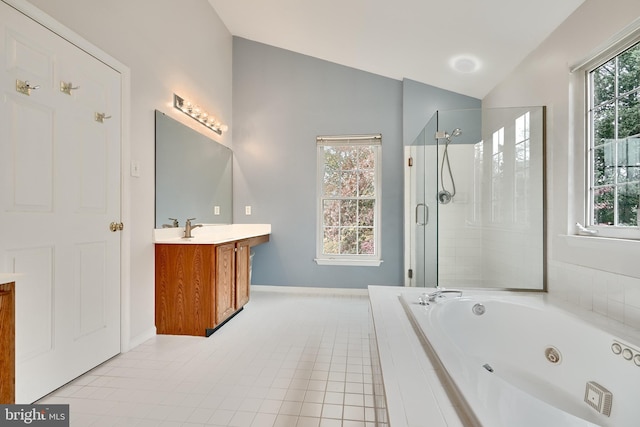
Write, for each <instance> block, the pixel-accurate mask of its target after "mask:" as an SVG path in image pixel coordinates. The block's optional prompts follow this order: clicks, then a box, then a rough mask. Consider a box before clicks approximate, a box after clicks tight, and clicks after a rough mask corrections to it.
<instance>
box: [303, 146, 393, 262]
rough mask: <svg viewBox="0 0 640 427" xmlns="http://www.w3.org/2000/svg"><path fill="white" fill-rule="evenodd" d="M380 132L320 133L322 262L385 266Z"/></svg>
mask: <svg viewBox="0 0 640 427" xmlns="http://www.w3.org/2000/svg"><path fill="white" fill-rule="evenodd" d="M381 144H382V137H381V135H364V136H340V137H318V138H317V145H318V178H317V181H318V237H317V240H318V244H317V254H316V262H317V263H318V264H341V265H379V264H380V262H381V261H380V241H379V236H380V151H381Z"/></svg>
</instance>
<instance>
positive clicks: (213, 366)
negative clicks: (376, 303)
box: [40, 292, 374, 427]
mask: <svg viewBox="0 0 640 427" xmlns="http://www.w3.org/2000/svg"><path fill="white" fill-rule="evenodd" d="M368 308H369V303H368V298H367V297H360V296H358V297H354V296H348V297H342V296H339V295H338V296H337V295H323V294H314V295H310V294H302V293H300V294H293V293H291V294H289V293H282V292H254V293H253V294H252V297H251V301H250V302H249V304H248V305H247V306H246V307H245V310H243V311H242V312H241V313H239V314H238V315H237V316H236V317H235V318H234V319H232V320H231V321H230V322H229V323H227V324H226V325H225V326H224V327H222V328H220V329H219V330H218V331H216V332H215V333H214V334H213V335H212V336H211V337H209V338H203V337H188V336H169V335H158V336H156V337H154V338H152V339H150V340H148V341H147V342H145V343H143V344H141V345H139V346H138V347H136V348H134V349H132V350H131V351H129V352H128V353H124V354H121V355H119V356H117V357H115V358H113V359H111V360H109V361H107V362H105V363H104V364H103V365H101V366H99V367H97V368H95V369H93V370H91V371H90V372H88V373H87V374H85V375H83V376H81V377H79V378H78V379H76V380H74V381H72V382H71V383H70V384H68V385H67V386H65V387H62V388H61V389H59V390H57V391H56V392H54V393H52V394H51V395H49V396H47V397H45V398H43V399H42V400H41V401H40V402H41V403H44V402H46V403H50V404H53V403H68V404H70V407H71V425H72V426H73V427H84V426H88V425H92V426H97V427H99V426H126V427H132V426H135V427H138V426H142V427H144V426H191V427H195V426H208V427H215V426H224V427H343V426H345V427H347V426H351V425H352V426H353V427H359V426H360V424H357V423H358V422H360V423H363V422H364V421H369V422H370V421H372V419H371V414H373V413H374V412H373V401H374V400H373V398H372V396H371V395H370V390H371V387H370V386H371V360H370V358H369V348H368V333H369V331H368V328H369V318H368ZM368 393H369V394H368ZM343 405H344V406H343ZM343 417H344V421H343ZM343 422H344V423H345V424H343ZM362 425H363V426H364V424H362Z"/></svg>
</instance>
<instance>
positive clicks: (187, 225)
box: [183, 218, 202, 239]
mask: <svg viewBox="0 0 640 427" xmlns="http://www.w3.org/2000/svg"><path fill="white" fill-rule="evenodd" d="M194 219H195V218H188V219H187V222H186V223H185V224H184V237H183V238H184V239H190V238H192V237H193V236H192V235H191V230H193V229H194V228H198V227H202V224H196V225H191V221H193V220H194Z"/></svg>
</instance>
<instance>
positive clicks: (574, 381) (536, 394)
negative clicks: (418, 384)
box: [401, 289, 640, 427]
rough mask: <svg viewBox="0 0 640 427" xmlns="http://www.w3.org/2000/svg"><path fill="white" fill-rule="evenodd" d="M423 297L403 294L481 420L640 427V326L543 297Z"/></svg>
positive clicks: (524, 425)
mask: <svg viewBox="0 0 640 427" xmlns="http://www.w3.org/2000/svg"><path fill="white" fill-rule="evenodd" d="M425 291H427V292H428V291H434V289H425ZM418 300H419V298H418V297H417V294H416V293H415V292H407V293H405V294H403V295H402V296H401V301H402V303H403V305H404V307H405V310H406V312H407V313H408V315H409V317H410V319H411V320H412V322H413V323H414V326H415V327H416V330H417V331H418V332H419V334H421V335H422V338H423V339H424V340H425V343H426V344H427V348H429V349H430V350H431V351H432V352H433V353H435V356H436V358H437V359H438V360H439V362H440V363H441V365H442V367H443V368H444V372H445V376H446V377H448V379H449V380H450V381H451V383H452V384H451V385H452V386H453V389H454V390H455V391H456V392H457V393H456V394H458V395H459V397H460V398H461V399H462V401H463V402H462V404H463V405H462V406H464V407H466V409H467V412H471V413H468V414H467V416H469V417H470V418H471V419H472V420H473V423H474V424H477V425H481V426H484V427H499V426H503V427H542V426H544V427H556V426H557V427H573V426H581V427H583V426H607V427H609V426H610V427H627V426H628V427H636V426H640V346H638V345H637V344H634V343H638V342H639V341H638V340H637V339H638V336H637V335H636V334H635V332H634V331H633V330H624V328H618V329H619V330H618V329H613V326H612V324H611V321H609V323H607V321H606V319H602V318H600V316H597V315H595V314H594V313H591V312H588V311H586V310H584V313H582V314H580V313H576V312H575V310H574V309H572V308H571V307H570V306H565V307H563V306H562V304H561V303H555V302H551V299H550V298H549V296H548V295H545V294H538V293H516V292H503V291H466V290H465V291H463V292H462V295H459V294H457V293H443V294H442V295H441V296H439V297H436V298H435V299H434V301H428V298H422V301H421V302H422V304H421V302H419V301H418ZM423 304H425V305H423ZM569 310H571V311H569ZM578 311H580V310H579V309H578ZM613 330H615V331H616V332H612V331H613Z"/></svg>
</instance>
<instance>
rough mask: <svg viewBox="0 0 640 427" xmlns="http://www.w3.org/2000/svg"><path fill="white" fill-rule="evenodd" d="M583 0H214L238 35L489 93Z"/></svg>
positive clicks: (352, 64) (467, 91) (458, 88)
mask: <svg viewBox="0 0 640 427" xmlns="http://www.w3.org/2000/svg"><path fill="white" fill-rule="evenodd" d="M583 2H584V0H535V1H532V0H444V1H443V0H438V1H436V0H393V1H389V0H386V1H385V0H322V1H320V0H268V1H266V0H209V3H211V5H212V6H213V8H214V9H215V10H216V12H217V13H218V15H219V16H220V18H221V19H222V21H223V22H224V24H225V25H226V26H227V28H228V29H229V31H230V32H231V34H232V35H234V36H239V37H243V38H246V39H249V40H253V41H257V42H260V43H265V44H268V45H271V46H276V47H280V48H283V49H287V50H291V51H294V52H298V53H301V54H305V55H309V56H313V57H316V58H320V59H324V60H327V61H331V62H335V63H338V64H341V65H346V66H349V67H354V68H357V69H360V70H364V71H368V72H371V73H375V74H379V75H382V76H386V77H391V78H394V79H398V80H401V79H403V78H409V79H412V80H416V81H419V82H422V83H426V84H430V85H433V86H437V87H440V88H443V89H447V90H451V91H454V92H458V93H461V94H464V95H469V96H473V97H476V98H482V97H484V96H485V95H486V94H487V93H488V92H489V91H490V90H491V89H493V88H494V87H495V86H496V85H497V84H498V83H499V82H500V81H501V80H502V79H503V78H504V77H505V76H507V75H508V74H509V73H510V72H511V71H512V70H513V69H514V68H515V67H516V66H517V65H518V64H519V63H520V62H521V61H522V60H523V59H524V58H525V57H526V56H527V55H528V54H529V53H530V52H531V51H532V50H533V49H535V48H536V47H537V46H538V45H539V44H540V43H541V42H542V41H543V40H544V39H545V38H546V37H547V36H548V35H549V34H550V33H551V32H553V31H554V29H556V28H557V27H558V25H559V24H560V23H562V21H564V20H565V19H566V18H567V17H568V16H569V15H570V14H571V13H572V12H573V11H574V10H575V9H576V8H578V7H579V6H580V5H581V4H582V3H583Z"/></svg>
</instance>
